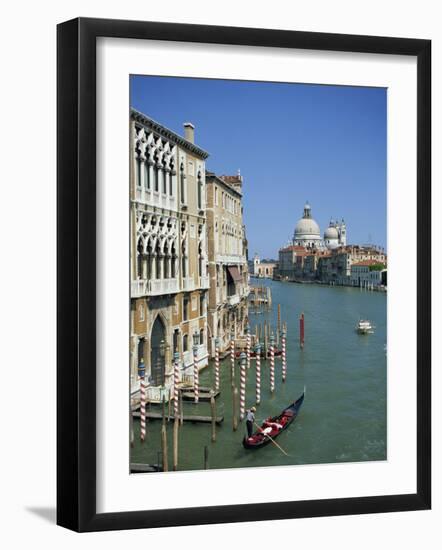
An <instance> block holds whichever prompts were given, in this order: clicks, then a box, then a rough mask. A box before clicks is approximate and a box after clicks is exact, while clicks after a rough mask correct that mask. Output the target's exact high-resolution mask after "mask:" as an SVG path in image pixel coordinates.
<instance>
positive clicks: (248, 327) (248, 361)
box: [246, 324, 251, 369]
mask: <svg viewBox="0 0 442 550" xmlns="http://www.w3.org/2000/svg"><path fill="white" fill-rule="evenodd" d="M250 340H251V337H250V325H249V324H247V327H246V354H247V368H248V369H250Z"/></svg>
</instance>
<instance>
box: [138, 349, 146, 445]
mask: <svg viewBox="0 0 442 550" xmlns="http://www.w3.org/2000/svg"><path fill="white" fill-rule="evenodd" d="M138 376H139V377H140V440H141V443H143V442H144V440H145V439H146V386H145V383H144V382H145V376H146V366H145V364H144V359H143V358H141V359H140V363H139V365H138Z"/></svg>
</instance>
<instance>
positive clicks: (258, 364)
mask: <svg viewBox="0 0 442 550" xmlns="http://www.w3.org/2000/svg"><path fill="white" fill-rule="evenodd" d="M255 352H256V404H257V405H259V404H260V403H261V344H260V343H259V342H257V343H256V346H255Z"/></svg>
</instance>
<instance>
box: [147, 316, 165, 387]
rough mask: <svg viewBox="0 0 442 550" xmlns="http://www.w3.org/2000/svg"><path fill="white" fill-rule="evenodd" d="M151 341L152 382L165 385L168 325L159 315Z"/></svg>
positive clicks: (153, 328)
mask: <svg viewBox="0 0 442 550" xmlns="http://www.w3.org/2000/svg"><path fill="white" fill-rule="evenodd" d="M150 342H151V346H150V367H151V374H152V384H153V385H154V386H163V385H164V381H165V373H166V353H165V352H166V327H165V326H164V323H163V321H162V319H161V317H160V316H159V315H158V316H157V318H156V319H155V322H154V324H153V327H152V335H151V338H150Z"/></svg>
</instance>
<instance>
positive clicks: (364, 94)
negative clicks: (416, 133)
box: [130, 76, 387, 258]
mask: <svg viewBox="0 0 442 550" xmlns="http://www.w3.org/2000/svg"><path fill="white" fill-rule="evenodd" d="M130 95H131V106H132V107H135V108H136V109H138V110H140V111H142V112H143V113H145V114H147V115H148V116H150V117H152V118H153V119H155V120H156V121H157V122H160V123H161V124H163V125H164V126H167V127H168V128H170V129H171V130H174V131H175V132H177V133H179V134H181V135H182V134H183V123H184V122H187V121H190V122H192V123H193V124H194V125H195V142H196V143H197V144H198V145H199V146H200V147H202V148H203V149H205V150H206V151H208V152H209V153H210V157H209V158H208V160H207V164H206V166H207V169H209V170H211V171H213V172H215V173H216V174H218V175H221V174H236V173H237V171H238V169H240V170H241V174H242V176H243V178H244V186H243V191H244V199H243V202H244V219H245V224H246V230H247V237H248V240H249V255H250V256H253V254H254V253H255V252H258V254H260V256H261V257H262V258H266V257H268V258H269V257H275V258H276V257H277V251H278V249H279V248H280V247H281V246H282V245H285V244H286V243H287V241H288V239H290V238H291V237H292V235H293V230H294V226H295V224H296V221H297V220H298V219H299V218H300V217H301V216H302V210H303V205H304V203H305V201H307V200H308V201H309V202H310V204H311V206H312V212H313V217H314V218H315V219H316V221H317V222H318V223H319V226H320V228H321V232H323V231H324V229H325V228H326V227H327V226H328V223H329V221H330V218H331V217H334V218H339V219H340V218H342V217H343V218H344V219H345V221H346V223H347V234H348V242H349V243H351V244H362V243H367V242H371V243H373V244H378V245H381V246H384V247H386V154H387V149H386V146H387V143H386V138H387V136H386V123H387V112H386V108H387V91H386V89H384V88H357V87H343V86H320V85H310V84H284V83H283V84H280V83H262V82H245V81H229V80H207V79H190V78H173V77H150V76H132V77H131V94H130Z"/></svg>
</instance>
